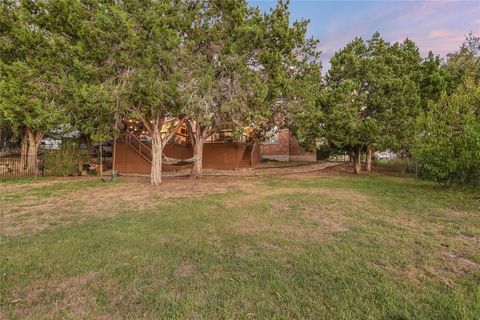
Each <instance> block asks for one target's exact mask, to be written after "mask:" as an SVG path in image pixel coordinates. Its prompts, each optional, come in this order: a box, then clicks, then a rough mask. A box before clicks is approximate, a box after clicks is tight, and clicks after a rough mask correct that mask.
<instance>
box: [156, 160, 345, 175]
mask: <svg viewBox="0 0 480 320" xmlns="http://www.w3.org/2000/svg"><path fill="white" fill-rule="evenodd" d="M343 164H344V163H343V162H315V163H309V164H303V165H295V166H285V167H278V168H275V167H268V168H262V167H259V168H255V169H238V170H212V169H204V175H205V176H237V177H263V176H278V175H287V174H296V173H308V172H315V171H320V170H323V169H327V168H330V167H335V166H339V165H343ZM189 174H190V170H181V171H176V172H165V173H164V175H165V176H167V177H181V176H186V175H189Z"/></svg>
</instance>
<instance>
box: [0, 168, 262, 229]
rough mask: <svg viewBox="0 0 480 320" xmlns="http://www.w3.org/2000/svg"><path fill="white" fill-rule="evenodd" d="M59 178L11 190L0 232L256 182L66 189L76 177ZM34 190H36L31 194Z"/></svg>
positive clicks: (125, 182) (138, 182)
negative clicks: (49, 191)
mask: <svg viewBox="0 0 480 320" xmlns="http://www.w3.org/2000/svg"><path fill="white" fill-rule="evenodd" d="M80 179H81V180H83V181H85V180H84V179H82V178H80ZM56 181H57V180H53V181H48V183H45V184H44V185H42V186H39V184H34V188H27V189H26V190H22V189H21V188H16V189H15V191H13V190H10V191H9V192H10V193H11V195H13V196H16V197H15V198H14V199H13V200H12V201H7V202H6V203H5V204H4V205H3V213H2V215H1V220H2V221H1V225H2V230H1V232H2V234H4V235H7V236H17V235H21V234H25V233H27V232H28V233H36V232H39V231H41V230H44V229H46V228H49V227H50V226H53V225H63V224H66V223H69V222H82V221H84V220H85V219H87V218H92V217H93V218H108V217H112V216H115V215H117V214H119V213H122V212H131V211H134V212H142V211H144V210H147V209H150V208H153V207H155V206H158V205H159V204H161V203H162V202H163V201H166V200H170V199H179V198H190V197H201V196H204V195H208V194H218V193H225V192H229V191H232V190H248V189H251V188H252V187H253V185H254V182H253V181H252V180H246V179H241V178H227V177H220V178H219V177H216V178H204V179H201V180H190V179H188V178H175V179H165V183H164V184H163V185H161V186H160V187H153V186H151V185H150V184H148V182H147V180H146V179H131V180H130V179H128V178H127V179H125V178H123V179H122V180H120V183H113V184H101V183H98V184H96V185H95V186H90V187H85V188H81V189H77V188H74V189H73V190H68V189H65V190H64V189H63V187H65V186H72V185H74V184H75V183H76V182H77V180H76V178H70V179H59V180H58V182H56ZM89 181H93V180H89ZM47 186H48V187H55V188H57V187H58V189H59V190H58V191H52V192H51V194H47V195H45V194H44V193H43V192H42V188H44V187H47ZM16 187H18V186H16ZM32 189H34V190H35V192H34V193H29V190H32ZM37 191H38V192H37ZM2 192H3V189H2ZM12 193H13V194H12ZM17 197H18V199H17ZM0 204H1V203H0Z"/></svg>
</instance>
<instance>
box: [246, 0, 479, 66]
mask: <svg viewBox="0 0 480 320" xmlns="http://www.w3.org/2000/svg"><path fill="white" fill-rule="evenodd" d="M249 3H250V4H251V5H254V6H259V7H260V8H261V9H262V10H268V9H269V8H271V7H272V6H274V5H275V1H274V0H249ZM290 11H291V16H292V19H300V18H302V17H304V18H307V19H310V27H309V34H310V35H311V36H314V37H315V38H317V39H319V40H320V50H321V51H322V52H323V54H322V61H323V64H324V70H325V69H328V66H329V64H328V60H329V59H330V57H331V56H332V55H333V54H334V53H335V51H337V50H338V49H340V48H342V47H343V46H344V45H345V44H346V43H348V42H349V41H350V40H352V39H353V38H355V37H356V36H359V37H363V38H369V37H370V36H371V35H372V34H373V33H374V32H375V31H379V32H380V34H381V35H382V36H383V38H384V39H386V40H387V41H390V42H395V41H402V40H403V39H405V38H406V37H408V38H410V39H413V40H414V41H415V42H416V43H417V46H418V47H419V48H420V50H421V53H422V54H423V55H425V54H427V53H428V51H429V50H431V51H433V52H434V53H437V54H440V55H441V56H445V55H446V54H447V53H448V52H452V51H455V50H456V49H457V48H458V47H459V46H460V45H461V43H462V42H463V40H464V39H465V35H467V34H468V33H469V32H470V31H473V32H474V33H475V34H476V35H480V0H474V1H451V0H450V1H445V0H430V1H412V0H411V1H393V0H384V1H360V0H356V1H323V0H292V1H291V3H290Z"/></svg>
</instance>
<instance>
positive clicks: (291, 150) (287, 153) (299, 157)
mask: <svg viewBox="0 0 480 320" xmlns="http://www.w3.org/2000/svg"><path fill="white" fill-rule="evenodd" d="M260 155H261V158H262V159H267V160H277V161H317V154H316V153H315V152H306V151H305V150H304V149H303V148H302V147H301V146H300V144H299V142H298V140H297V139H296V138H295V137H294V136H293V134H292V132H291V131H290V130H289V129H287V128H284V129H280V130H276V131H275V132H273V133H272V134H271V135H270V137H269V138H268V139H267V140H266V141H265V142H264V143H262V145H261V146H260Z"/></svg>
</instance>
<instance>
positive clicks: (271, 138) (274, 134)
mask: <svg viewBox="0 0 480 320" xmlns="http://www.w3.org/2000/svg"><path fill="white" fill-rule="evenodd" d="M278 136H279V133H278V128H277V126H275V127H274V128H273V129H272V130H270V131H269V132H268V133H267V138H266V139H265V142H264V143H265V144H278V143H279V137H278Z"/></svg>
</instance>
